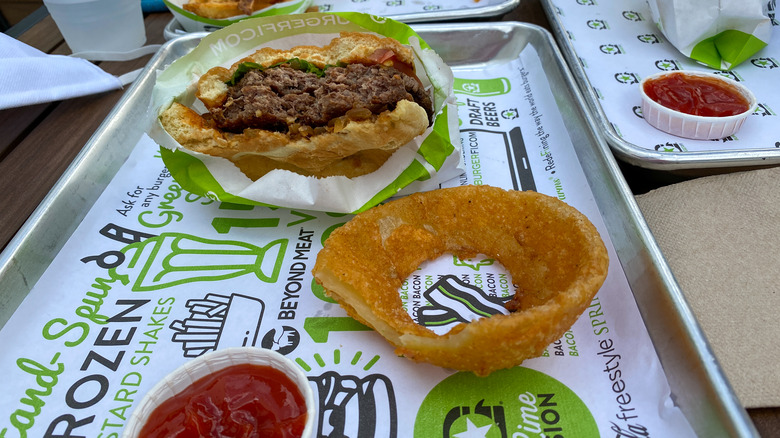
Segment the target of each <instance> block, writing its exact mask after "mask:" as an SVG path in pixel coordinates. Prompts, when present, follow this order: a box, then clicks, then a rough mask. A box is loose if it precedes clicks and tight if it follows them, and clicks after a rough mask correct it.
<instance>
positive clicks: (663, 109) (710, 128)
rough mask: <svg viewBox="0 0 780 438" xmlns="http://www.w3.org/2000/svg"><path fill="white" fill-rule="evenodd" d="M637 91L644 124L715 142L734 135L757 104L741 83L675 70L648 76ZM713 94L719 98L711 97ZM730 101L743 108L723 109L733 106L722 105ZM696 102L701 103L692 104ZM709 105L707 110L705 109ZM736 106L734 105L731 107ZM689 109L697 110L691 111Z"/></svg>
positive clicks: (668, 131)
mask: <svg viewBox="0 0 780 438" xmlns="http://www.w3.org/2000/svg"><path fill="white" fill-rule="evenodd" d="M661 81H664V82H661ZM659 85H660V86H662V87H663V90H662V93H663V96H661V97H659V93H657V92H656V91H655V90H656V88H654V87H657V86H659ZM670 87H671V88H670ZM639 92H640V94H641V96H642V116H643V117H644V119H645V121H647V123H649V124H650V125H651V126H653V127H655V128H657V129H659V130H661V131H664V132H667V133H669V134H672V135H676V136H678V137H685V138H691V139H695V140H714V139H719V138H725V137H728V136H730V135H733V134H734V133H736V132H737V131H739V129H740V128H741V127H742V125H743V123H744V122H745V120H746V119H747V117H748V116H749V115H750V114H751V113H752V112H753V110H754V109H755V107H756V104H757V102H756V97H755V96H754V95H753V93H752V92H751V91H750V90H749V89H748V88H747V87H745V86H744V85H742V84H741V83H739V82H737V81H734V80H732V79H729V78H726V77H723V76H720V75H716V74H710V73H704V72H698V71H683V70H675V71H667V72H661V73H656V74H653V75H650V76H648V77H646V78H644V79H642V81H640V83H639ZM716 94H717V95H718V96H713V95H716ZM732 99H733V100H734V101H735V102H736V101H740V102H742V105H741V106H742V108H743V109H742V110H734V111H726V110H725V109H724V108H732V107H731V106H729V105H727V104H726V103H724V102H727V101H731V100H732ZM695 100H701V102H700V103H695V102H692V101H695ZM659 101H660V102H659ZM714 101H717V102H719V103H715V102H714ZM708 106H709V107H710V109H709V110H706V107H708ZM737 106H738V105H736V104H735V105H734V106H733V108H736V107H737ZM691 107H696V108H698V109H697V110H692V109H691ZM692 112H698V114H693V113H692ZM701 114H704V115H701Z"/></svg>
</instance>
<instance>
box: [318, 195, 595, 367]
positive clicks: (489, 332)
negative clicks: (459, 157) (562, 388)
mask: <svg viewBox="0 0 780 438" xmlns="http://www.w3.org/2000/svg"><path fill="white" fill-rule="evenodd" d="M446 253H452V254H454V255H456V256H458V257H460V258H469V257H473V256H475V255H476V254H485V255H487V256H488V257H490V258H494V259H496V260H497V261H498V262H500V263H501V264H502V265H503V266H504V267H505V268H506V269H507V270H508V271H509V273H510V274H511V275H512V279H513V283H514V284H515V285H517V287H518V290H517V293H516V294H515V296H514V298H513V299H512V303H513V305H512V307H513V308H514V309H516V310H515V311H514V312H512V313H510V314H508V315H493V316H491V317H487V318H480V319H477V320H475V321H473V322H470V323H461V324H458V325H457V326H455V327H454V328H453V329H452V330H450V331H449V332H448V333H446V334H444V335H438V334H436V333H434V332H432V331H431V330H429V329H427V328H425V327H423V326H421V325H419V324H417V323H415V322H414V320H413V319H412V318H411V316H409V314H408V313H407V311H406V310H405V309H404V308H403V307H402V305H401V298H400V295H399V289H400V288H401V285H402V283H403V281H404V280H405V279H406V278H408V277H409V276H410V275H411V274H412V273H413V272H414V271H415V270H416V269H417V268H418V267H419V266H420V264H421V263H422V262H424V261H426V260H432V259H435V258H437V257H439V256H441V255H443V254H446ZM608 265H609V256H608V254H607V250H606V248H605V246H604V242H603V241H602V240H601V237H600V235H599V233H598V231H597V230H596V228H595V227H594V226H593V224H592V223H591V222H590V221H589V220H588V219H587V217H585V215H583V214H582V213H580V212H579V211H577V210H576V209H575V208H574V207H571V206H569V205H568V204H566V203H564V202H562V201H560V200H558V199H557V198H553V197H550V196H547V195H543V194H540V193H536V192H532V191H523V192H521V191H515V190H509V191H507V190H503V189H500V188H496V187H490V186H462V187H456V188H449V189H439V190H434V191H430V192H425V193H415V194H412V195H410V196H408V197H405V198H401V199H398V200H395V201H391V202H388V203H386V204H384V205H381V206H378V207H374V208H372V209H369V210H367V211H365V212H362V213H360V214H358V215H356V216H355V217H354V218H353V219H352V220H350V221H349V222H348V223H346V224H345V225H343V226H342V227H340V228H338V229H336V230H335V231H334V232H333V233H332V234H331V235H330V236H329V237H328V239H327V240H326V241H325V244H324V248H323V249H322V250H321V251H320V252H319V254H318V256H317V261H316V263H315V265H314V269H313V274H314V278H315V279H316V281H317V282H318V283H319V284H320V285H322V286H323V287H324V289H325V291H326V292H327V293H328V294H329V295H330V296H331V297H333V298H334V299H336V300H337V301H338V302H339V304H340V305H341V306H342V307H343V308H344V309H345V311H346V312H347V314H349V315H350V316H351V317H353V318H355V319H356V320H358V321H360V322H362V323H364V324H366V325H368V326H369V327H371V328H373V329H374V330H376V331H377V332H379V334H381V335H382V336H383V337H384V338H386V339H387V341H389V342H390V343H391V344H392V345H393V346H394V347H395V348H396V349H395V352H396V354H398V355H401V356H405V357H407V358H410V359H412V360H415V361H421V362H428V363H431V364H434V365H438V366H441V367H446V368H454V369H457V370H468V371H473V372H474V373H475V374H477V375H480V376H484V375H488V374H490V373H491V372H493V371H495V370H499V369H503V368H509V367H513V366H516V365H519V364H520V363H521V362H523V361H524V360H525V359H528V358H531V357H536V356H538V355H540V354H541V353H542V352H543V351H544V349H545V348H546V347H547V346H548V345H549V344H550V343H552V342H553V341H555V340H557V339H560V337H561V336H563V334H564V333H565V332H566V331H567V330H568V329H569V328H570V327H571V326H572V325H573V324H574V322H575V321H576V320H577V318H578V317H579V315H580V314H582V312H583V311H584V310H585V309H586V308H587V306H588V305H589V304H590V301H591V300H592V299H593V297H594V296H595V295H596V293H597V292H598V290H599V288H600V287H601V285H602V284H603V282H604V280H605V278H606V276H607V269H608Z"/></svg>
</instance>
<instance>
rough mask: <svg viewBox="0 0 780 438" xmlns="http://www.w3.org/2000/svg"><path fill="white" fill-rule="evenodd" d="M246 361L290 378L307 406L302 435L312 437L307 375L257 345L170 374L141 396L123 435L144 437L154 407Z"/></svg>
mask: <svg viewBox="0 0 780 438" xmlns="http://www.w3.org/2000/svg"><path fill="white" fill-rule="evenodd" d="M247 364H249V365H255V366H259V367H260V368H258V369H260V370H266V369H271V370H276V371H279V372H281V373H282V374H283V375H284V376H286V377H287V378H289V382H288V383H290V384H291V385H292V386H293V388H292V389H293V390H297V391H299V392H300V395H301V396H302V399H303V402H304V405H305V407H304V408H305V415H306V419H305V424H304V427H303V430H302V433H301V435H300V436H301V437H302V438H308V437H310V436H311V435H312V432H313V430H314V422H315V419H316V407H315V401H314V395H313V391H312V388H311V386H310V385H309V381H308V378H307V377H306V375H305V374H304V373H303V370H301V368H300V367H298V365H296V364H295V362H293V361H291V360H290V359H287V358H286V357H285V356H283V355H281V354H279V353H277V352H275V351H272V350H268V349H264V348H256V347H233V348H226V349H223V350H217V351H214V352H211V353H207V354H204V355H202V356H199V357H197V358H195V359H193V360H191V361H189V362H187V363H185V364H184V365H182V366H181V367H179V368H177V369H176V370H174V371H173V372H172V373H170V374H168V375H167V376H166V377H165V378H163V379H162V380H161V381H159V382H158V383H157V384H156V385H155V386H154V387H152V389H151V390H149V392H148V393H147V394H146V395H145V396H144V397H143V398H142V399H141V401H140V402H139V404H138V406H137V407H136V408H135V410H133V412H132V414H131V415H130V418H129V420H128V422H127V425H126V426H125V429H124V432H123V434H122V437H123V438H136V437H141V436H144V435H142V434H141V432H142V431H143V428H144V426H145V425H146V424H147V422H149V421H150V419H153V418H154V416H155V415H156V414H159V413H160V412H159V411H157V412H155V410H156V409H157V408H158V407H159V406H161V405H163V403H165V402H166V401H168V400H171V399H172V398H175V397H177V396H180V395H182V394H185V395H186V394H188V390H190V391H191V390H192V389H193V388H197V387H198V386H195V387H193V385H198V384H199V383H201V384H202V383H203V382H206V381H207V380H202V379H212V380H214V378H215V376H220V375H223V376H224V372H230V371H231V370H233V369H237V368H235V367H241V366H243V365H247ZM221 372H223V373H221ZM223 378H224V377H223ZM211 383H213V382H211ZM177 401H178V402H179V403H183V401H181V400H178V399H177ZM215 402H219V400H215ZM181 406H183V405H181Z"/></svg>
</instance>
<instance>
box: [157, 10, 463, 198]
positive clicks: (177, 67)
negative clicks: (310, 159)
mask: <svg viewBox="0 0 780 438" xmlns="http://www.w3.org/2000/svg"><path fill="white" fill-rule="evenodd" d="M342 31H352V32H355V31H358V32H373V33H376V34H379V35H383V36H388V37H392V38H395V39H396V40H398V41H400V42H401V43H402V44H406V45H409V46H411V47H412V49H413V51H414V54H415V71H416V73H417V75H418V77H419V79H420V80H421V82H422V83H423V86H425V87H426V89H430V90H431V91H432V94H433V104H434V113H435V114H436V117H435V120H434V122H433V124H432V125H431V126H430V127H429V128H428V129H427V130H426V131H425V132H424V133H423V134H422V135H419V136H417V137H416V138H415V139H413V140H412V141H410V142H409V143H407V144H406V145H404V146H402V147H401V148H399V149H398V150H397V151H396V152H395V153H394V154H393V155H392V156H391V157H390V158H389V159H388V160H387V161H386V162H385V163H384V164H383V165H382V166H381V167H380V168H379V169H378V170H376V171H374V172H372V173H370V174H367V175H363V176H359V177H356V178H351V179H350V178H346V177H342V176H333V177H327V178H314V177H307V176H303V175H299V174H297V173H293V172H290V171H286V170H273V171H271V172H269V173H268V174H266V175H264V176H263V177H262V178H260V179H258V180H256V181H252V180H251V179H249V178H248V177H247V176H246V175H244V174H243V173H242V172H241V171H240V170H239V169H238V167H236V166H235V165H234V164H233V163H232V162H230V161H229V160H227V159H225V158H220V157H213V156H209V155H205V154H201V153H197V152H193V151H190V150H188V149H185V148H183V147H182V146H181V145H179V144H178V143H177V142H176V141H175V140H174V139H173V138H172V137H171V136H170V135H168V133H167V132H165V130H164V129H163V128H162V126H161V125H160V123H159V121H158V119H157V117H154V118H153V120H152V125H151V126H150V127H149V131H148V132H149V135H150V136H151V137H152V138H153V139H154V140H155V141H157V143H158V144H160V146H161V149H160V151H161V154H162V156H163V160H164V161H165V164H166V165H167V166H168V168H169V170H170V172H171V174H172V175H173V176H174V178H176V180H177V182H178V183H179V184H181V185H182V187H184V188H185V189H187V190H188V191H191V192H193V193H197V194H200V195H204V196H208V197H209V198H212V199H216V200H220V201H225V202H233V203H238V204H260V205H269V206H277V207H288V208H302V209H309V210H319V211H328V212H335V213H355V212H359V211H362V210H365V209H368V208H370V207H372V206H374V205H376V204H378V203H380V202H382V201H384V200H386V199H388V198H390V197H392V196H394V195H396V194H397V193H398V192H400V191H401V190H402V189H404V188H406V187H407V186H409V187H410V188H411V187H415V186H417V187H416V190H418V191H419V190H424V189H425V187H424V186H427V187H430V188H436V187H438V183H439V182H443V181H446V180H449V179H452V178H454V177H456V176H458V175H460V174H461V173H462V171H463V170H462V159H461V153H460V140H459V134H458V116H457V105H456V104H455V95H454V93H453V82H454V80H453V75H452V71H451V70H450V68H449V67H448V66H447V65H446V64H445V63H444V62H443V61H442V60H441V58H440V57H439V56H438V55H437V54H436V53H435V52H434V51H433V50H432V49H430V47H428V45H427V44H426V43H425V42H424V41H422V40H421V39H420V38H419V36H418V35H417V34H416V33H415V32H414V31H413V30H412V29H411V28H410V27H409V26H407V25H405V24H403V23H399V22H397V21H393V20H390V19H386V18H382V17H376V16H373V15H368V14H360V13H349V12H344V13H335V14H324V13H308V14H300V15H293V16H273V17H262V18H251V19H247V20H244V21H241V22H238V23H235V24H233V25H231V26H229V27H226V28H224V29H221V30H219V31H216V32H214V33H212V34H210V35H208V36H206V37H205V38H204V39H203V40H202V41H201V43H200V44H199V45H198V47H196V48H195V49H194V50H193V51H192V52H190V53H189V54H187V55H185V56H183V57H182V58H180V59H178V60H177V61H176V62H174V63H173V64H171V65H170V66H169V67H168V68H166V69H165V71H163V72H162V73H160V74H159V76H158V78H157V84H156V85H155V88H154V90H153V94H152V103H151V104H152V110H153V111H154V114H155V115H158V114H160V112H161V111H163V110H165V109H166V108H168V106H170V104H171V103H172V102H173V101H174V99H175V100H176V101H177V102H179V103H181V104H183V105H185V106H188V107H191V108H195V109H196V111H197V110H198V109H199V108H198V105H199V104H200V106H201V107H202V104H201V103H200V102H199V101H197V100H196V98H195V95H194V91H195V85H196V83H197V80H198V78H200V76H201V75H203V74H204V73H205V72H206V71H207V70H209V69H210V68H212V67H215V66H218V65H221V66H224V67H229V66H230V65H231V64H233V63H234V62H236V61H238V60H239V59H241V58H244V57H246V56H247V55H249V54H251V53H254V52H255V51H256V50H257V49H258V48H259V47H263V46H265V47H273V48H278V49H287V48H290V47H294V46H298V45H302V44H306V45H316V46H323V45H326V44H327V43H329V42H330V41H331V40H332V39H333V38H335V37H337V36H338V35H339V32H342ZM200 112H205V110H204V109H203V110H201V111H200ZM413 183H415V184H414V185H412V184H413ZM410 185H411V186H410Z"/></svg>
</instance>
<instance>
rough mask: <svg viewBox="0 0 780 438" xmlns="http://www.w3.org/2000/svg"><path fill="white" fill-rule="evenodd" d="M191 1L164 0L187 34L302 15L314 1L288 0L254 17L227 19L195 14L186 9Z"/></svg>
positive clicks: (257, 13) (255, 14) (262, 10)
mask: <svg viewBox="0 0 780 438" xmlns="http://www.w3.org/2000/svg"><path fill="white" fill-rule="evenodd" d="M190 1H191V0H163V3H165V6H167V7H168V10H169V11H171V13H172V14H173V16H174V18H176V21H178V22H179V23H180V24H181V27H182V28H184V30H186V31H187V32H211V31H213V30H216V29H221V28H223V27H225V26H229V25H231V24H233V23H236V22H238V21H241V20H245V19H247V18H249V17H250V16H251V17H266V16H271V15H287V14H300V13H303V12H306V9H308V8H309V6H311V3H312V0H287V1H283V2H280V3H275V4H273V5H271V6H269V7H267V8H263V9H260V10H257V11H255V12H254V13H253V14H252V15H243V14H242V15H235V16H232V17H226V18H219V19H216V18H207V17H201V16H199V15H197V14H194V13H192V12H190V11H188V10H186V9H184V5H185V4H186V3H189V2H190Z"/></svg>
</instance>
